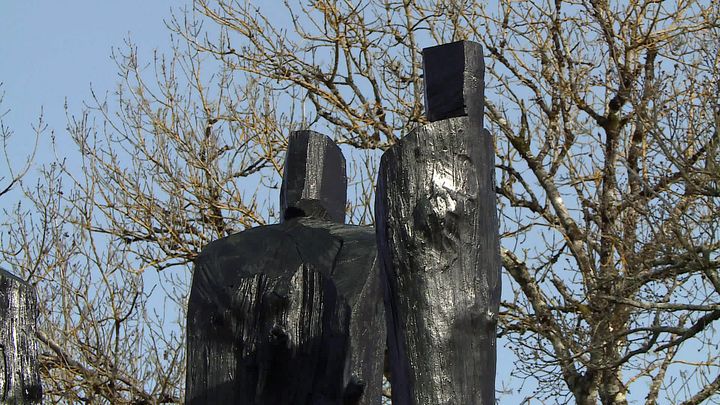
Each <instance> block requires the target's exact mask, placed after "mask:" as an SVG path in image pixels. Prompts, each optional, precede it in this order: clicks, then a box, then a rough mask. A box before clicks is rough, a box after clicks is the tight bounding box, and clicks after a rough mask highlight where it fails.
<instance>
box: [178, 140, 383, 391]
mask: <svg viewBox="0 0 720 405" xmlns="http://www.w3.org/2000/svg"><path fill="white" fill-rule="evenodd" d="M346 186H347V179H346V177H345V159H344V158H343V156H342V152H341V151H340V148H338V147H337V145H335V143H334V142H332V140H330V139H329V138H328V137H326V136H324V135H321V134H318V133H315V132H312V131H300V132H294V133H293V134H291V136H290V143H289V146H288V152H287V157H286V162H285V173H284V175H283V185H282V190H281V196H280V204H281V208H282V209H283V212H284V219H283V222H282V223H281V224H277V225H269V226H262V227H258V228H254V229H250V230H247V231H244V232H240V233H238V234H235V235H231V236H228V237H226V238H223V239H220V240H217V241H215V242H212V243H210V244H209V245H208V246H207V247H206V248H205V249H203V251H202V252H201V254H200V255H199V257H198V258H197V259H196V261H195V272H194V274H193V282H192V290H191V293H190V301H189V304H188V319H187V331H188V334H187V336H188V338H187V339H188V342H187V345H188V350H187V359H188V360H187V384H186V401H185V402H186V404H227V405H230V404H258V405H260V404H265V405H282V404H298V405H315V404H363V405H365V404H367V405H369V404H379V403H380V399H381V390H382V371H383V369H382V367H383V366H382V355H383V351H384V348H385V322H384V316H383V298H382V288H381V285H380V276H379V265H378V263H377V250H376V248H375V232H374V230H373V228H371V227H360V226H351V225H344V221H345V201H346Z"/></svg>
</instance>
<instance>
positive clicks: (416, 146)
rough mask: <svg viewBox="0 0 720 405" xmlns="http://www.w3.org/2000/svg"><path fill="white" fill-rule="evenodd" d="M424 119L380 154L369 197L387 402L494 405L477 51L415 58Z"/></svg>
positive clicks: (495, 281) (494, 293) (489, 241)
mask: <svg viewBox="0 0 720 405" xmlns="http://www.w3.org/2000/svg"><path fill="white" fill-rule="evenodd" d="M423 63H424V78H425V92H426V93H425V95H426V98H425V99H426V110H427V116H428V119H429V120H430V121H432V122H431V123H430V124H427V125H424V126H422V127H419V128H417V129H416V130H414V131H412V132H411V133H410V134H408V135H407V136H405V137H404V138H402V139H401V140H400V141H399V142H398V143H397V144H396V145H395V146H393V147H392V148H390V149H388V150H387V151H386V152H385V154H384V155H383V157H382V159H381V163H380V170H379V177H378V184H377V193H376V206H375V215H376V227H377V237H378V241H377V243H378V250H379V252H378V253H379V255H380V257H381V260H382V265H383V272H384V276H383V280H384V283H385V291H386V311H387V318H388V346H389V357H390V368H391V383H392V392H393V404H395V405H397V404H400V405H405V404H417V405H434V404H468V405H469V404H482V405H494V404H495V391H494V389H495V356H496V347H495V334H496V319H497V312H498V306H499V299H500V257H499V238H498V222H497V214H496V200H495V191H494V190H495V185H494V160H495V154H494V147H493V140H492V137H491V136H490V134H489V133H488V132H487V131H485V130H484V129H483V108H484V107H483V106H484V104H483V103H484V100H483V90H484V88H483V70H484V65H483V59H482V47H481V46H480V45H479V44H477V43H473V42H468V41H462V42H456V43H452V44H447V45H441V46H437V47H433V48H428V49H425V50H424V51H423Z"/></svg>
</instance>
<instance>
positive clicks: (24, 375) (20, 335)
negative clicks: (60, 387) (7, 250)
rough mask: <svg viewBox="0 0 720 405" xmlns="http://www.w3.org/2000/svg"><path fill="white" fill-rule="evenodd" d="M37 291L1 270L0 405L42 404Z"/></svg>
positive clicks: (23, 281)
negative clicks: (38, 349)
mask: <svg viewBox="0 0 720 405" xmlns="http://www.w3.org/2000/svg"><path fill="white" fill-rule="evenodd" d="M37 316H38V308H37V296H36V295H35V289H34V288H33V286H32V285H31V284H29V283H27V282H26V281H25V280H22V279H20V278H18V277H16V276H15V275H13V274H12V273H10V272H8V271H5V270H3V269H2V268H0V404H9V405H26V404H40V403H42V387H41V385H40V367H39V363H38V359H37V341H36V339H35V330H36V324H35V323H36V321H37Z"/></svg>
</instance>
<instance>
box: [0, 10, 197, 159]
mask: <svg viewBox="0 0 720 405" xmlns="http://www.w3.org/2000/svg"><path fill="white" fill-rule="evenodd" d="M184 3H185V2H181V1H169V0H153V1H139V0H127V1H122V2H120V1H114V2H109V1H102V2H101V1H88V0H81V1H80V0H72V1H66V2H65V1H64V2H56V1H32V0H30V1H2V2H0V82H2V83H3V85H2V90H1V91H3V92H4V93H5V99H4V103H3V105H2V107H1V108H2V109H1V110H0V111H2V112H7V114H6V115H5V117H4V123H5V125H6V126H8V127H10V128H11V129H12V130H13V131H14V133H15V139H14V141H15V142H14V143H13V149H12V154H13V156H11V160H13V159H18V160H19V159H21V158H22V157H23V156H24V154H25V153H26V152H28V151H29V149H30V147H31V143H30V142H28V140H29V139H32V138H33V130H32V127H31V124H32V123H34V122H37V118H38V115H39V113H40V110H41V108H42V109H43V111H44V115H45V121H46V122H47V123H48V125H49V126H48V130H55V131H56V132H61V131H63V130H64V128H65V121H66V120H65V110H64V104H65V101H66V100H67V103H68V107H69V111H70V112H71V113H72V112H75V113H77V112H79V111H80V110H81V108H82V102H83V100H86V99H88V98H89V94H90V86H91V84H92V86H93V88H95V89H96V90H97V91H98V92H100V93H104V92H105V91H110V90H112V89H113V87H114V85H115V82H116V79H117V73H116V72H117V70H116V69H115V65H114V62H113V61H112V60H111V58H110V53H111V50H112V48H113V47H120V48H122V47H123V45H124V40H125V39H126V38H128V37H130V38H132V39H133V40H134V41H136V42H137V43H138V45H139V47H140V48H141V51H148V52H149V51H151V50H152V49H154V48H160V49H162V48H163V47H167V44H168V43H169V33H168V32H167V30H166V29H165V26H164V23H163V19H165V18H167V17H168V16H169V15H170V9H171V6H173V5H175V6H181V5H182V4H184ZM8 110H9V111H8ZM48 135H49V132H48V133H47V134H46V136H48ZM44 140H45V141H46V140H47V139H44ZM41 146H45V148H42V149H41V150H40V151H39V156H38V158H39V159H38V162H42V161H47V159H49V156H47V153H48V152H47V143H45V142H41ZM0 167H3V168H4V166H2V165H0Z"/></svg>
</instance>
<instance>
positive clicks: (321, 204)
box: [280, 131, 347, 223]
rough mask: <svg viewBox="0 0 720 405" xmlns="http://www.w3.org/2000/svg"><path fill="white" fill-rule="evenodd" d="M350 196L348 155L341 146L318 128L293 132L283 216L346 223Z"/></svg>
mask: <svg viewBox="0 0 720 405" xmlns="http://www.w3.org/2000/svg"><path fill="white" fill-rule="evenodd" d="M346 200H347V177H346V175H345V157H344V156H343V154H342V151H341V150H340V148H339V147H338V146H337V145H336V144H335V142H333V140H332V139H330V138H328V137H327V136H325V135H323V134H320V133H317V132H315V131H294V132H292V133H291V134H290V140H289V142H288V149H287V153H286V155H285V169H284V171H283V180H282V188H281V189H280V209H281V210H282V213H283V215H282V218H283V220H287V219H291V218H294V217H301V216H308V217H315V218H323V219H327V220H329V221H333V222H338V223H344V222H345V202H346Z"/></svg>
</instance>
